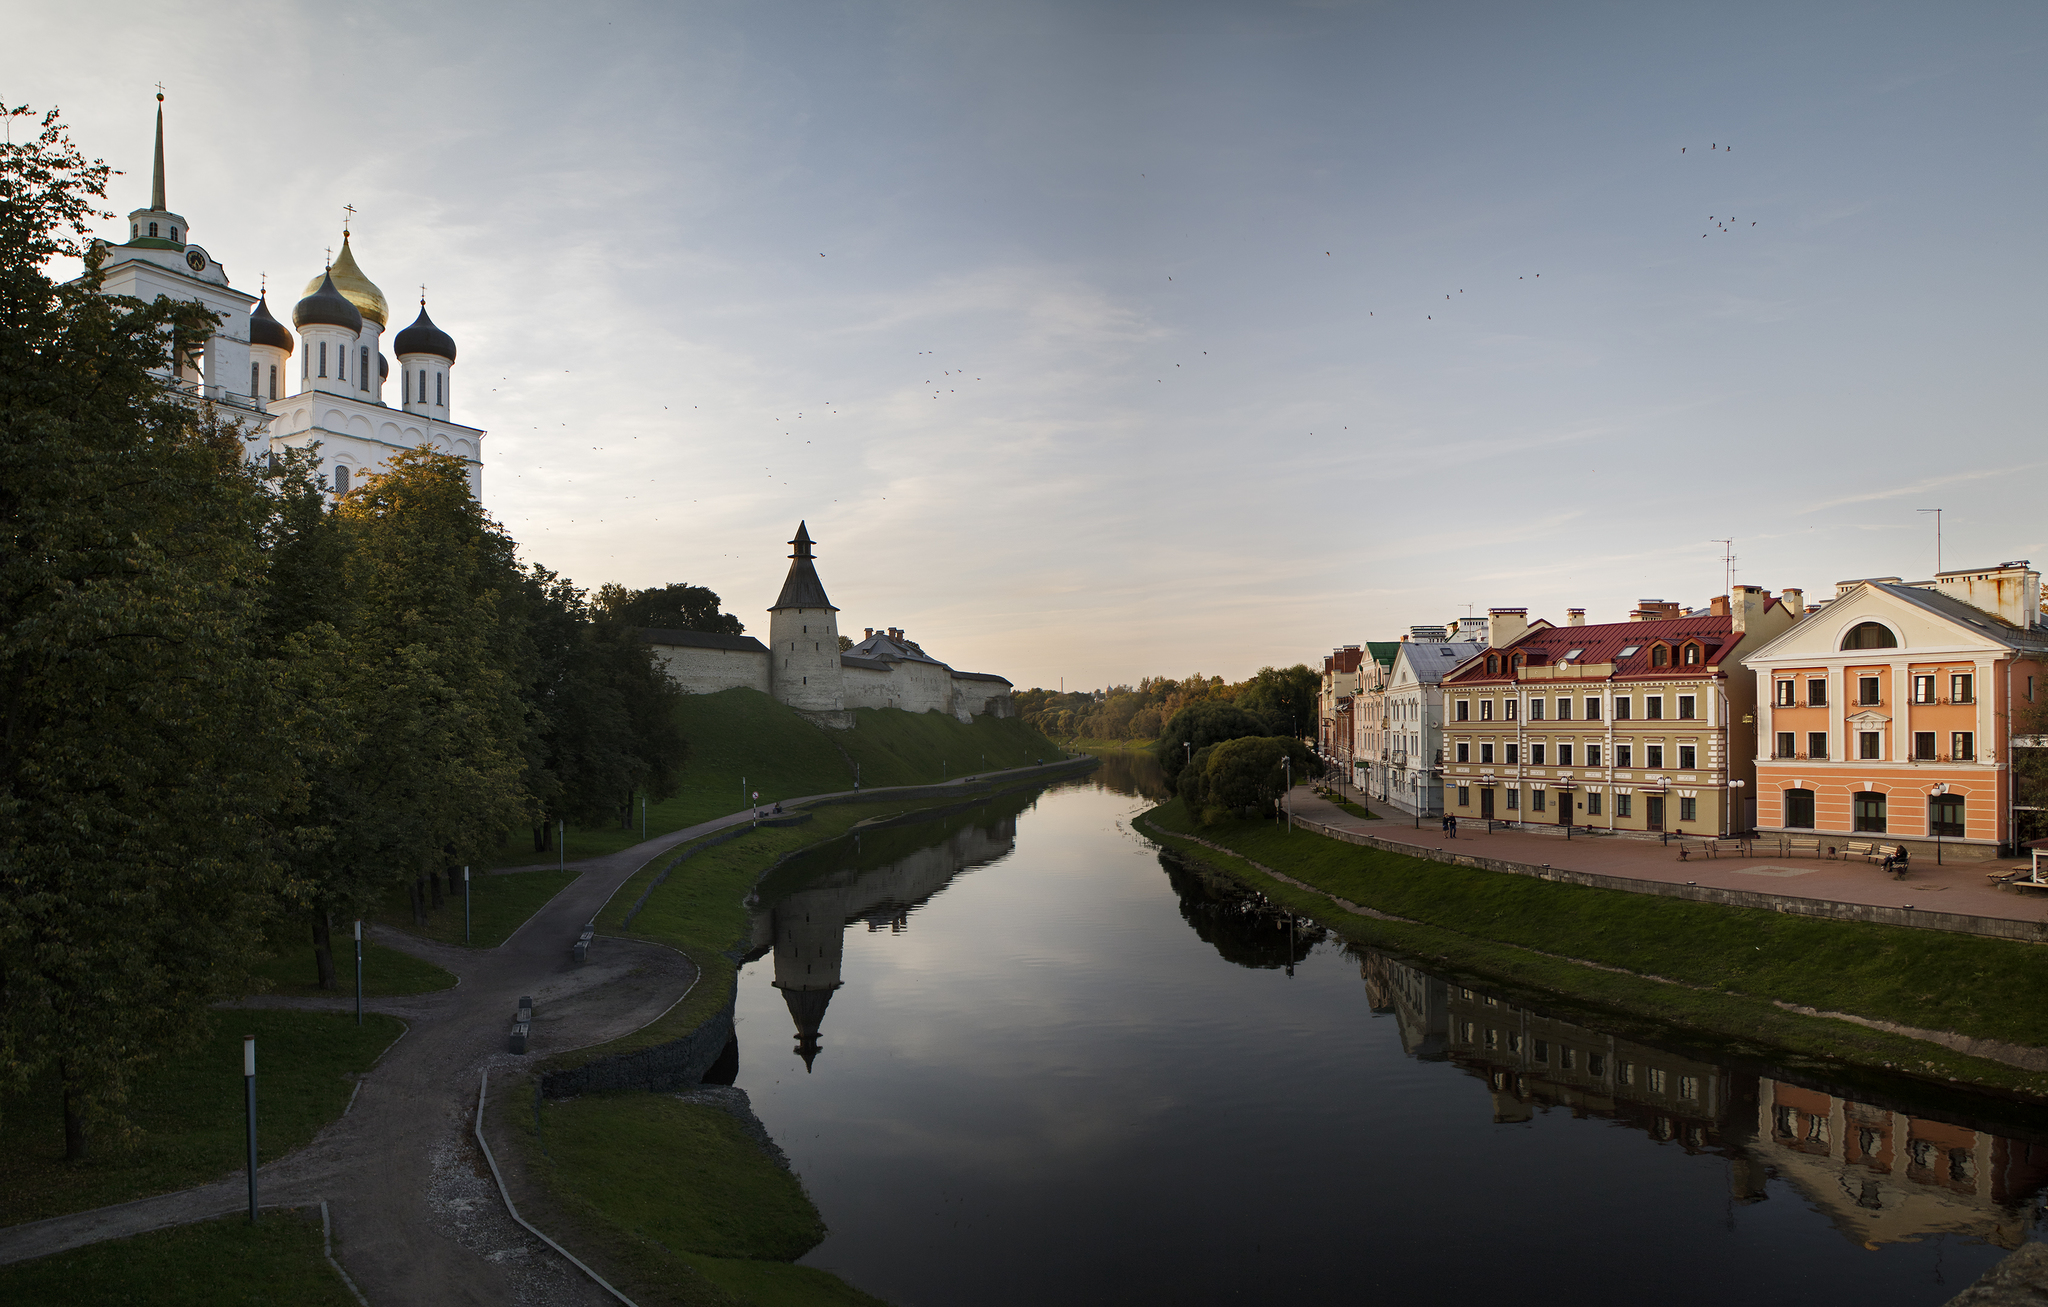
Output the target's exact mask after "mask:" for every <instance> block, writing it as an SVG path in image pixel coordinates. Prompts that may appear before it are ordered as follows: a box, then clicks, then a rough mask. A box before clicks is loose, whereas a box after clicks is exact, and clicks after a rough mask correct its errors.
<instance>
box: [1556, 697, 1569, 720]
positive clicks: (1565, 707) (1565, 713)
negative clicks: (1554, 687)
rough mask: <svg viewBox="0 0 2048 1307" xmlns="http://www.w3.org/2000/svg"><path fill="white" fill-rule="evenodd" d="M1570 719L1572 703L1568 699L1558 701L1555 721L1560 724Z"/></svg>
mask: <svg viewBox="0 0 2048 1307" xmlns="http://www.w3.org/2000/svg"><path fill="white" fill-rule="evenodd" d="M1571 719H1572V701H1571V700H1570V699H1559V700H1558V701H1557V720H1559V721H1561V722H1568V721H1570V720H1571Z"/></svg>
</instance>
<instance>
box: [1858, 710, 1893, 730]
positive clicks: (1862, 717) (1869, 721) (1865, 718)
mask: <svg viewBox="0 0 2048 1307" xmlns="http://www.w3.org/2000/svg"><path fill="white" fill-rule="evenodd" d="M1891 720H1892V719H1891V718H1889V717H1887V716H1885V715H1884V714H1883V713H1881V712H1876V711H1870V712H1860V713H1857V714H1855V715H1854V716H1852V717H1850V718H1849V719H1848V721H1849V724H1850V725H1851V726H1888V725H1890V724H1891Z"/></svg>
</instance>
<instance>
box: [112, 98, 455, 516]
mask: <svg viewBox="0 0 2048 1307" xmlns="http://www.w3.org/2000/svg"><path fill="white" fill-rule="evenodd" d="M157 99H158V101H159V104H158V106H157V115H156V160H155V172H154V177H153V180H152V182H151V186H150V202H149V207H148V208H145V209H137V210H135V211H134V212H133V213H130V214H129V215H128V239H127V240H126V241H124V242H122V243H121V244H118V245H116V244H112V243H109V242H102V243H101V244H100V247H99V249H100V254H101V265H100V270H101V274H102V276H103V277H104V278H105V290H106V293H107V294H109V295H132V296H134V297H135V298H137V299H140V300H144V301H149V300H154V299H156V298H157V297H158V296H166V297H168V298H171V299H177V300H195V301H197V302H199V303H200V304H203V305H205V306H206V307H207V308H208V309H209V310H211V311H213V312H214V313H217V314H219V315H220V325H219V327H218V328H216V330H215V332H214V334H213V336H212V338H210V339H209V340H208V341H207V342H206V344H205V346H204V348H203V349H202V350H201V352H200V354H199V358H198V362H197V366H193V365H192V364H191V362H190V361H188V360H184V359H178V360H174V361H173V362H172V365H171V367H172V377H171V380H172V381H173V382H174V383H175V384H176V385H178V386H180V387H181V388H183V389H185V390H186V391H188V392H189V393H191V394H192V395H193V396H195V397H196V398H204V399H207V400H211V401H213V402H214V403H217V404H219V405H221V406H223V408H224V409H226V410H227V412H228V413H229V414H230V415H232V416H236V417H238V418H240V419H241V420H242V426H243V429H244V431H245V432H246V436H247V441H248V452H249V456H250V458H252V459H255V458H259V457H262V456H264V455H265V454H267V453H269V452H271V451H273V450H281V449H287V448H305V447H308V446H312V445H315V444H317V445H318V446H319V448H320V466H321V470H322V472H323V473H324V474H325V475H326V477H327V479H328V482H329V484H330V485H331V486H332V487H333V488H334V489H335V490H336V491H337V492H340V491H346V490H347V489H348V488H349V487H350V485H351V484H352V483H353V482H354V480H355V478H357V477H360V476H362V475H363V474H364V473H366V472H376V471H379V470H381V469H382V468H383V466H384V463H385V460H386V459H388V458H389V457H390V456H391V455H392V454H394V453H397V452H398V451H400V450H404V449H416V448H418V447H420V446H422V445H425V446H427V447H428V448H431V449H433V450H436V451H438V452H440V453H444V454H452V455H454V456H455V457H457V458H460V459H462V460H463V462H464V463H466V464H467V465H468V468H469V488H470V491H471V492H472V493H473V494H477V495H481V494H482V493H483V440H484V433H483V432H482V431H480V430H478V429H476V428H474V427H466V426H462V425H461V424H459V423H456V422H454V421H452V420H451V419H450V416H449V412H450V408H451V405H452V404H453V391H452V389H451V382H450V375H449V374H450V370H451V369H452V368H453V367H454V365H455V341H454V340H453V339H452V338H451V337H450V336H449V335H448V333H447V332H445V331H442V330H441V329H440V328H439V327H437V326H435V325H434V322H433V320H432V319H431V318H429V317H428V316H427V308H426V301H425V300H424V299H422V300H421V302H420V315H419V318H418V319H417V320H416V321H415V322H414V323H413V324H412V325H411V326H409V327H407V328H406V329H405V330H403V331H401V332H399V333H398V334H397V336H396V337H395V338H394V339H393V340H392V341H391V346H390V348H391V350H392V352H393V353H394V354H395V355H396V356H397V358H398V363H399V375H398V378H397V380H398V385H399V397H398V407H397V408H395V409H394V408H393V407H391V406H390V405H389V404H387V403H386V402H385V399H384V388H385V386H386V385H387V384H388V381H389V379H390V371H391V365H390V362H389V360H388V359H386V358H385V356H384V353H383V335H384V331H385V328H386V326H387V309H386V305H385V301H384V293H383V292H382V291H380V290H378V289H377V286H376V284H375V283H373V282H372V281H371V280H370V279H369V278H368V277H366V276H364V275H363V272H362V269H361V268H359V267H358V266H356V261H355V254H354V252H353V251H352V250H351V249H350V247H349V240H350V235H349V233H348V232H347V231H346V230H344V231H343V232H342V237H341V256H340V257H339V258H338V259H336V260H335V261H334V263H333V265H332V266H331V267H329V268H328V269H326V270H325V271H323V272H322V273H320V274H319V275H318V276H315V277H314V278H313V279H312V280H311V281H309V282H307V283H306V295H305V298H303V299H301V300H300V301H299V302H298V305H297V307H296V308H294V309H293V311H292V325H293V326H295V327H297V328H298V329H299V332H300V335H299V338H298V339H296V340H295V339H294V338H293V336H292V333H291V331H290V330H289V329H287V328H286V327H285V325H284V324H283V323H281V322H279V321H278V320H277V319H276V317H275V316H273V315H272V314H271V312H270V306H269V304H268V302H267V301H266V300H265V299H264V298H263V297H260V296H259V297H258V298H256V299H253V300H252V299H251V298H250V296H249V294H248V292H246V291H242V290H237V289H235V288H234V287H233V286H231V285H229V283H228V275H227V270H226V269H225V268H223V267H222V266H221V265H220V263H219V262H218V261H217V260H215V259H214V258H213V256H212V255H210V254H208V253H207V252H206V251H205V250H203V249H201V248H200V247H199V246H197V245H194V244H193V243H192V242H191V239H190V238H191V235H192V228H191V224H190V223H188V222H186V220H185V218H184V216H183V215H181V214H177V213H173V212H171V210H170V208H169V207H168V205H167V203H166V199H165V187H164V116H163V106H162V104H161V101H162V99H163V97H162V96H161V95H159V96H158V97H157ZM294 353H296V354H297V355H298V365H297V367H296V368H295V367H293V366H292V355H293V354H294ZM295 381H296V388H294V382H295Z"/></svg>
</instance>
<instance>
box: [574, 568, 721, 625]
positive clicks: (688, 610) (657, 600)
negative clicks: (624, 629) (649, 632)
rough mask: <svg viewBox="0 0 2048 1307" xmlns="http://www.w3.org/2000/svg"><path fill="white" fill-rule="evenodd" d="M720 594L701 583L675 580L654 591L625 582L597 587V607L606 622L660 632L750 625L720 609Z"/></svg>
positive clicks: (595, 605)
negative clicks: (629, 586)
mask: <svg viewBox="0 0 2048 1307" xmlns="http://www.w3.org/2000/svg"><path fill="white" fill-rule="evenodd" d="M718 602H719V601H718V595H717V593H716V592H714V591H711V590H707V589H706V588H704V587H703V586H701V585H691V584H689V583H688V582H686V581H676V582H672V583H671V584H669V585H665V586H661V587H659V588H658V589H653V590H629V589H627V588H626V587H625V586H622V585H612V584H607V585H603V586H600V587H598V591H597V596H596V601H595V604H594V607H595V608H596V609H597V611H598V613H599V614H601V615H602V616H603V617H604V618H605V619H606V620H607V621H613V622H619V623H622V624H624V625H626V626H640V627H648V628H651V629H654V630H661V631H709V632H712V633H713V634H718V635H739V634H741V633H742V632H744V631H745V630H746V629H747V628H746V627H745V625H743V624H742V623H741V622H740V619H739V618H737V617H735V616H733V615H732V614H731V613H721V612H719V611H718Z"/></svg>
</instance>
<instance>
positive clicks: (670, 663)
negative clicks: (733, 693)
mask: <svg viewBox="0 0 2048 1307" xmlns="http://www.w3.org/2000/svg"><path fill="white" fill-rule="evenodd" d="M654 656H655V657H657V658H659V659H660V660H661V664H662V666H663V667H664V668H665V669H666V670H667V671H668V675H669V679H670V680H672V681H674V682H675V683H676V684H677V685H680V686H682V687H683V689H685V690H687V691H689V692H690V693H691V694H716V693H718V692H719V691H720V690H731V689H735V688H745V689H749V690H759V691H760V692H761V693H763V694H767V693H768V655H767V654H764V653H756V652H753V651H751V650H745V649H698V648H692V647H689V646H683V645H671V644H658V645H655V646H654Z"/></svg>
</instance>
